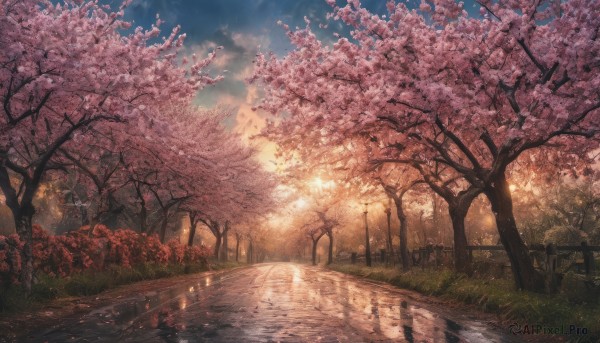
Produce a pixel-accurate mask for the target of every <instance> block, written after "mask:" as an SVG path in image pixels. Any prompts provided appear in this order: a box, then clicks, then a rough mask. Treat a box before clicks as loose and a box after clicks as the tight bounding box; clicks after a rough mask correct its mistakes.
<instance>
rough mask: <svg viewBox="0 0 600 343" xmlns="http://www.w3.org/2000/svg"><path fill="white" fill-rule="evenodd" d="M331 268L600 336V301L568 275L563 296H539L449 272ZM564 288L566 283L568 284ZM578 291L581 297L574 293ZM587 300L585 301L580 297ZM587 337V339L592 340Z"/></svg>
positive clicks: (504, 283) (591, 336) (513, 317)
mask: <svg viewBox="0 0 600 343" xmlns="http://www.w3.org/2000/svg"><path fill="white" fill-rule="evenodd" d="M329 268H330V269H332V270H335V271H338V272H342V273H346V274H351V275H355V276H359V277H364V278H368V279H371V280H376V281H382V282H385V283H389V284H392V285H394V286H397V287H400V288H405V289H410V290H414V291H417V292H419V293H422V294H425V295H434V296H439V297H440V298H442V299H444V300H453V301H458V302H462V303H465V304H469V305H475V306H477V307H478V308H479V309H480V310H482V311H484V312H489V313H496V314H498V315H500V317H501V318H502V319H504V320H514V321H517V322H519V323H524V324H526V323H529V324H540V325H545V326H551V327H559V326H561V325H564V326H567V327H568V326H569V325H571V324H573V325H577V326H578V327H585V328H587V329H588V335H586V336H578V337H577V338H578V339H581V338H583V340H580V341H581V342H587V341H590V342H596V341H597V340H599V339H600V300H599V299H598V295H597V294H594V293H590V292H589V291H587V293H584V292H586V290H585V289H577V290H576V291H575V290H574V286H573V281H572V278H573V277H572V276H570V275H568V274H567V275H565V279H564V280H563V289H564V290H563V291H562V292H561V293H559V294H538V293H533V292H526V291H517V290H516V289H515V288H514V285H513V283H512V282H511V281H510V280H505V279H478V278H469V277H467V276H466V275H463V274H457V273H454V272H452V271H450V270H443V269H442V270H427V269H426V270H422V269H412V270H411V271H409V272H405V273H403V272H401V271H400V270H398V269H395V268H385V267H371V268H369V267H366V266H360V265H350V264H332V265H330V266H329ZM565 286H566V287H565ZM573 293H576V294H577V297H575V296H574V295H573ZM582 298H584V299H586V300H587V301H581V299H582ZM588 339H589V340H588Z"/></svg>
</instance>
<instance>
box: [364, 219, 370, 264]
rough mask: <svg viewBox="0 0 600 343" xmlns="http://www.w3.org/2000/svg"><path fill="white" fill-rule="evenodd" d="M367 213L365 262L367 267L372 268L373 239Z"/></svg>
mask: <svg viewBox="0 0 600 343" xmlns="http://www.w3.org/2000/svg"><path fill="white" fill-rule="evenodd" d="M364 213H365V261H366V262H367V267H370V266H371V239H370V237H369V222H368V221H367V211H365V212H364Z"/></svg>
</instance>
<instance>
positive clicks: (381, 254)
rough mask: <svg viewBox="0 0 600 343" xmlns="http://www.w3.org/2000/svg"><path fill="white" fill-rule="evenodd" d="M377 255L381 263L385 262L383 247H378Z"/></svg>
mask: <svg viewBox="0 0 600 343" xmlns="http://www.w3.org/2000/svg"><path fill="white" fill-rule="evenodd" d="M379 256H380V257H381V263H383V262H385V249H379Z"/></svg>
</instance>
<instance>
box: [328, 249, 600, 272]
mask: <svg viewBox="0 0 600 343" xmlns="http://www.w3.org/2000/svg"><path fill="white" fill-rule="evenodd" d="M527 248H528V250H529V252H530V256H531V258H532V259H533V260H534V261H535V263H536V264H537V268H539V269H541V270H543V271H544V272H547V273H551V274H554V273H556V269H557V267H560V265H561V262H562V260H563V257H564V255H563V254H559V252H569V255H570V253H573V252H575V253H582V255H583V259H577V260H575V261H574V262H572V264H571V265H570V266H569V267H568V269H571V268H574V269H575V270H577V271H578V272H582V273H585V274H592V273H594V270H595V266H594V253H597V252H600V246H597V245H587V243H585V242H584V243H582V244H581V245H554V244H548V245H546V246H544V245H542V244H534V245H531V246H528V247H527ZM467 251H468V252H469V256H470V258H471V259H472V258H473V252H474V251H479V252H481V251H505V249H504V247H503V246H502V245H469V246H467ZM453 252H454V249H453V248H452V247H444V246H441V245H428V246H425V247H419V248H416V249H414V250H413V251H412V252H411V258H412V264H413V265H415V266H421V267H425V266H441V265H443V264H444V262H445V261H447V260H448V259H449V257H450V259H451V258H452V257H453V256H452V254H453ZM396 253H397V252H396ZM371 255H372V258H371V260H372V261H373V262H374V263H386V264H395V263H397V262H398V258H399V257H398V256H389V255H390V254H389V253H387V252H386V251H385V250H384V249H381V251H380V252H373V253H372V254H371ZM449 255H450V256H449ZM348 258H350V261H351V263H357V262H358V261H364V260H365V255H364V254H360V255H359V254H358V253H352V254H351V256H348V257H347V258H342V260H344V259H348ZM338 259H339V258H338ZM505 267H507V268H510V262H508V263H506V266H505Z"/></svg>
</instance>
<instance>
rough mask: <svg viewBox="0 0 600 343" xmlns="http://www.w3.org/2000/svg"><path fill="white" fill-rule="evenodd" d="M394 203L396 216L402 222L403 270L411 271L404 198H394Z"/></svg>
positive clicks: (401, 252) (401, 253) (401, 257)
mask: <svg viewBox="0 0 600 343" xmlns="http://www.w3.org/2000/svg"><path fill="white" fill-rule="evenodd" d="M394 203H395V204H396V214H397V216H398V221H399V222H400V232H399V236H400V259H401V260H402V270H404V271H407V270H409V269H410V260H409V256H408V244H407V243H408V223H407V218H406V214H405V213H404V208H403V201H402V196H399V197H394Z"/></svg>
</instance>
